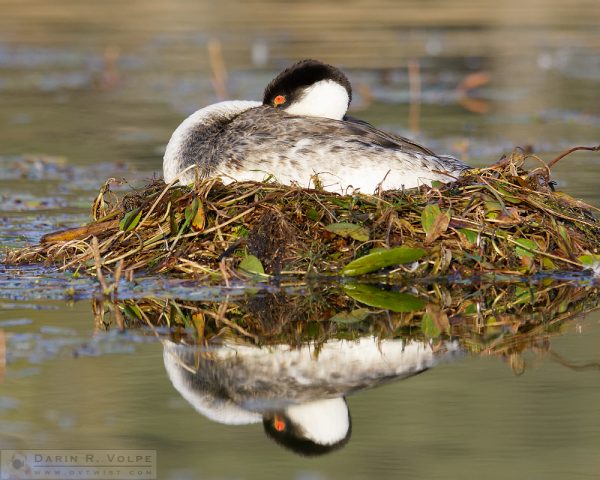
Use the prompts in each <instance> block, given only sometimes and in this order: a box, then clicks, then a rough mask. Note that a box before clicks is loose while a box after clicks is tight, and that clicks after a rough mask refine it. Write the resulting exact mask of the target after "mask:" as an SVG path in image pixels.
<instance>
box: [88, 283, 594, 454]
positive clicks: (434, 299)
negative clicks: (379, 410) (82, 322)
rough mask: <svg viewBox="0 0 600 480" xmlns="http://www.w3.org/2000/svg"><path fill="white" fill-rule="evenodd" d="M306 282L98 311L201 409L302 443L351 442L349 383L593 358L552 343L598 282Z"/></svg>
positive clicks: (311, 446) (287, 442)
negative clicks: (449, 366) (130, 333)
mask: <svg viewBox="0 0 600 480" xmlns="http://www.w3.org/2000/svg"><path fill="white" fill-rule="evenodd" d="M321 287H322V286H321ZM303 289H305V290H303ZM303 289H301V290H300V291H298V290H297V289H291V290H288V291H286V290H285V289H283V290H281V289H280V290H276V291H275V292H273V291H269V292H264V291H259V290H257V291H254V292H251V293H248V294H247V295H246V296H245V297H244V298H241V299H240V298H238V299H236V300H234V301H229V302H228V301H225V302H193V301H186V300H172V299H159V298H152V299H150V298H146V299H142V300H131V299H129V300H124V301H122V302H118V303H117V304H113V303H106V302H103V301H99V300H95V301H94V311H95V315H96V325H97V327H99V328H111V327H114V328H117V329H135V328H137V329H141V330H138V331H144V330H145V331H146V332H147V333H148V335H156V336H157V338H159V339H160V341H161V342H162V344H163V358H164V365H165V369H166V373H167V375H168V377H169V379H170V381H171V383H172V385H173V387H174V388H175V389H176V390H177V391H178V392H179V394H180V395H181V396H182V397H183V398H184V399H185V400H186V401H187V402H188V403H189V404H190V405H191V406H192V407H193V408H194V409H195V410H196V411H197V412H199V413H200V414H201V415H203V416H204V417H206V418H208V419H209V420H211V421H213V422H217V423H220V424H226V425H246V424H253V423H262V424H263V427H264V431H265V433H266V434H267V436H268V437H270V438H272V439H273V440H275V441H276V442H277V443H279V444H281V445H283V446H284V447H286V448H289V449H291V450H293V451H294V452H296V453H300V454H303V455H319V454H324V453H327V452H330V451H333V450H336V449H339V448H341V447H343V446H344V445H346V444H347V442H348V441H349V439H350V435H351V430H352V428H351V425H352V422H351V414H350V411H349V409H348V405H347V403H346V400H345V398H346V397H347V396H348V395H351V394H356V393H359V392H361V391H363V390H366V389H370V388H374V387H379V386H381V385H385V384H388V383H390V382H396V381H399V380H405V379H409V378H410V377H412V376H414V375H417V374H419V373H422V372H424V371H426V370H428V369H430V368H432V367H434V366H436V365H438V364H439V363H440V362H449V361H454V360H457V359H460V358H465V357H469V356H470V357H474V356H496V357H499V358H501V359H503V360H505V361H506V362H507V364H508V365H509V366H510V368H511V369H512V370H513V372H514V373H515V374H522V373H524V372H525V370H526V368H527V367H528V366H529V365H530V364H531V363H533V364H535V363H539V361H540V359H550V360H551V361H555V362H558V363H560V364H562V365H564V366H566V367H569V368H573V369H575V370H580V369H587V368H595V369H597V368H598V364H597V363H589V364H581V363H574V362H571V361H570V360H569V359H567V358H563V357H561V356H560V355H557V354H556V353H555V352H553V351H552V348H551V343H550V339H551V337H552V336H557V335H560V334H561V333H562V332H564V331H565V330H566V328H567V326H568V325H570V324H571V323H572V322H573V321H577V320H578V319H580V318H582V316H583V315H584V314H586V313H588V312H590V311H593V310H595V309H597V308H598V304H599V298H600V297H599V291H598V287H597V286H594V285H585V284H584V285H579V286H577V285H574V284H572V283H560V282H549V281H548V280H542V281H540V283H539V284H537V285H532V284H519V283H517V284H515V283H507V284H481V285H477V286H474V285H470V286H467V285H465V286H462V287H461V286H457V285H444V284H432V285H429V284H424V285H413V286H411V287H406V286H405V287H402V286H390V285H376V284H360V283H358V284H352V283H350V284H347V285H344V286H331V287H326V288H319V289H318V291H316V292H313V291H311V290H310V289H309V288H308V287H303ZM532 356H533V357H534V360H533V362H531V357H532ZM529 362H531V363H529ZM407 388H408V387H407Z"/></svg>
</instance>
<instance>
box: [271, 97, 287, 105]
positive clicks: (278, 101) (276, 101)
mask: <svg viewBox="0 0 600 480" xmlns="http://www.w3.org/2000/svg"><path fill="white" fill-rule="evenodd" d="M283 103H285V97H284V96H283V95H277V96H276V97H275V98H274V99H273V105H274V106H275V107H277V106H279V105H281V104H283Z"/></svg>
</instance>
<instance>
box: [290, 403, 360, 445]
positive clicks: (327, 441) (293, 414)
mask: <svg viewBox="0 0 600 480" xmlns="http://www.w3.org/2000/svg"><path fill="white" fill-rule="evenodd" d="M286 414H287V416H288V417H289V419H290V420H291V421H292V422H294V423H295V424H296V425H297V426H299V427H300V428H302V430H303V432H304V434H305V435H306V438H308V439H310V440H312V441H313V442H315V443H318V444H319V445H333V444H334V443H337V442H339V441H341V440H343V439H344V438H346V435H348V430H349V429H350V418H349V416H348V406H347V405H346V401H345V400H344V399H343V398H332V399H327V400H317V401H315V402H310V403H304V404H301V405H293V406H291V407H288V408H287V409H286Z"/></svg>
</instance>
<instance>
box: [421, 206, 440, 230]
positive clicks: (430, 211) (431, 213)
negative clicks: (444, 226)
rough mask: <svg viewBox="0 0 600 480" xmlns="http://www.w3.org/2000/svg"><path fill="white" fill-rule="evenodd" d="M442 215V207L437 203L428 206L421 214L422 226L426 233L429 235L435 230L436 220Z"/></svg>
mask: <svg viewBox="0 0 600 480" xmlns="http://www.w3.org/2000/svg"><path fill="white" fill-rule="evenodd" d="M441 214H442V211H441V210H440V207H439V206H438V205H437V204H436V203H431V204H429V205H426V206H425V208H424V209H423V211H422V212H421V225H423V230H425V233H429V232H431V231H432V230H433V227H434V225H435V220H436V218H437V217H438V216H439V215H441Z"/></svg>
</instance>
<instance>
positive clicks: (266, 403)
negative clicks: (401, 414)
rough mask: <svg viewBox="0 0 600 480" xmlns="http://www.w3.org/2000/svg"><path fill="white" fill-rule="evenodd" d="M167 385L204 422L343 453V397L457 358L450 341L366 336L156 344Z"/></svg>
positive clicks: (301, 448)
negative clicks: (438, 344)
mask: <svg viewBox="0 0 600 480" xmlns="http://www.w3.org/2000/svg"><path fill="white" fill-rule="evenodd" d="M163 348H164V350H163V359H164V364H165V369H166V371H167V375H168V376H169V379H170V380H171V383H172V385H173V387H174V388H175V389H176V390H177V391H178V392H179V393H180V394H181V396H182V397H183V398H184V399H185V400H186V401H187V402H189V403H190V405H191V406H192V407H193V408H194V409H195V410H196V411H197V412H199V413H200V414H202V415H203V416H205V417H206V418H208V419H210V420H212V421H214V422H218V423H223V424H227V425H246V424H251V423H261V422H262V424H263V427H264V429H265V433H266V434H267V436H268V437H269V438H271V439H273V440H275V441H276V442H277V443H279V444H280V445H282V446H284V447H286V448H289V449H291V450H293V451H294V452H296V453H300V454H303V455H320V454H324V453H328V452H331V451H333V450H337V449H339V448H342V447H343V446H344V445H345V444H346V443H347V442H348V440H349V439H350V435H351V432H352V420H351V417H350V411H349V409H348V404H347V403H346V399H345V397H346V396H347V395H349V394H352V393H356V392H358V391H361V390H364V389H368V388H375V387H378V386H381V385H386V384H388V383H390V382H393V381H399V380H404V379H408V378H410V377H412V376H414V375H417V374H419V373H422V372H424V371H426V370H428V369H430V368H432V367H434V366H435V365H437V364H439V363H441V362H450V361H454V360H456V359H459V358H461V357H462V356H463V352H462V350H461V349H460V347H459V346H458V344H456V343H454V342H447V343H445V344H444V346H443V348H436V349H435V350H434V349H433V347H432V345H431V344H430V343H428V342H423V341H415V340H404V339H393V340H392V339H380V338H376V337H373V336H365V337H361V338H360V339H357V340H355V341H350V340H329V341H327V342H325V343H324V344H322V345H320V346H319V353H318V355H316V353H315V346H314V345H312V344H311V345H302V346H299V347H290V346H288V345H271V346H266V347H257V346H248V345H237V344H235V343H230V342H227V341H226V342H225V343H223V344H221V345H218V346H217V345H215V346H212V347H206V346H202V347H196V346H192V345H185V344H179V343H174V342H171V341H169V340H167V341H165V342H164V343H163Z"/></svg>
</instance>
